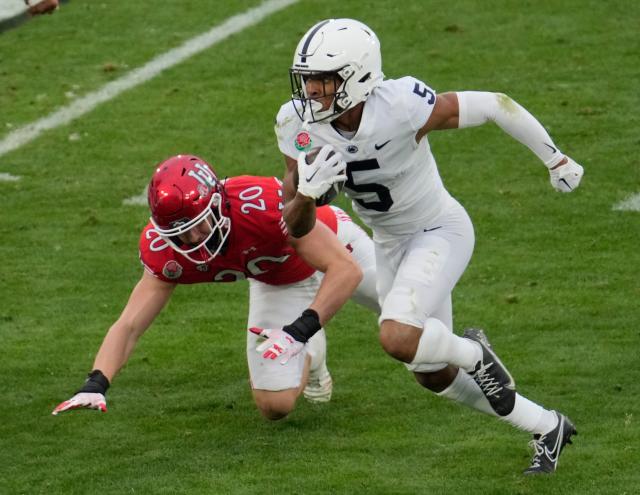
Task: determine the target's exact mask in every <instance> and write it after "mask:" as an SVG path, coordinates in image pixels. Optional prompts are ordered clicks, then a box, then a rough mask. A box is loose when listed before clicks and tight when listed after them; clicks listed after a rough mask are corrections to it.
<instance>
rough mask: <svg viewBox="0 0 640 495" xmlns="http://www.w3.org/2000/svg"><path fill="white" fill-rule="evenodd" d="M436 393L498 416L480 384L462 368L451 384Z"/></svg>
mask: <svg viewBox="0 0 640 495" xmlns="http://www.w3.org/2000/svg"><path fill="white" fill-rule="evenodd" d="M436 395H440V396H441V397H446V398H447V399H451V400H454V401H456V402H460V403H461V404H464V405H465V406H468V407H470V408H472V409H476V410H477V411H480V412H483V413H485V414H490V415H491V416H497V414H496V412H495V411H494V410H493V408H492V407H491V404H489V401H488V400H487V398H486V397H485V395H484V394H483V393H482V390H480V387H479V386H478V384H477V383H476V382H475V381H474V380H473V378H471V376H470V375H469V374H468V373H467V372H466V371H464V370H463V369H462V368H460V369H459V370H458V375H457V376H456V377H455V378H454V380H453V381H452V382H451V384H450V385H449V386H448V387H447V388H445V389H444V390H443V391H442V392H438V393H437V394H436Z"/></svg>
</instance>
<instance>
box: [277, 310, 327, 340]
mask: <svg viewBox="0 0 640 495" xmlns="http://www.w3.org/2000/svg"><path fill="white" fill-rule="evenodd" d="M321 328H322V325H320V317H319V316H318V313H317V312H316V311H315V310H313V309H305V310H304V311H303V312H302V314H301V315H300V316H299V317H298V318H297V319H296V321H294V322H293V323H291V325H285V326H284V327H282V330H284V331H285V332H287V333H288V334H289V335H291V336H292V337H293V338H294V339H296V340H297V341H298V342H302V343H303V344H306V343H307V342H308V341H309V339H310V338H311V337H313V336H314V335H315V334H316V332H318V330H320V329H321Z"/></svg>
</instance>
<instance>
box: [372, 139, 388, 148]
mask: <svg viewBox="0 0 640 495" xmlns="http://www.w3.org/2000/svg"><path fill="white" fill-rule="evenodd" d="M390 142H391V139H389V141H385V142H384V143H382V144H374V145H373V147H374V148H375V149H376V151H380V150H381V149H382V148H384V147H385V146H386V145H387V144H389V143H390Z"/></svg>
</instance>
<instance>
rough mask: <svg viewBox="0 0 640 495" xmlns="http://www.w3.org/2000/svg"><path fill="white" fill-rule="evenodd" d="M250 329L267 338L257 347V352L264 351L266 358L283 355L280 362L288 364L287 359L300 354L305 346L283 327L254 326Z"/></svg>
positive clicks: (263, 355)
mask: <svg viewBox="0 0 640 495" xmlns="http://www.w3.org/2000/svg"><path fill="white" fill-rule="evenodd" d="M249 331H250V332H251V333H254V334H256V335H259V336H260V337H264V338H265V339H267V340H265V341H264V342H263V343H262V344H260V345H259V346H258V347H256V352H263V351H264V353H263V354H262V357H263V358H265V359H276V358H277V357H282V359H281V360H280V364H287V361H289V359H291V358H292V357H293V356H295V355H296V354H298V353H299V352H300V351H301V350H302V348H303V347H304V344H303V343H302V342H298V341H297V340H296V339H294V338H293V337H292V336H291V335H289V334H288V333H287V332H285V331H284V330H282V328H274V329H270V328H257V327H252V328H250V329H249Z"/></svg>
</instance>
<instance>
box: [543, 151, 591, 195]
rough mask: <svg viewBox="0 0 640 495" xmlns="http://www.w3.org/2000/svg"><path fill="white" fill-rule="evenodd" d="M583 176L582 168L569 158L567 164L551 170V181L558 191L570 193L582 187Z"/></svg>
mask: <svg viewBox="0 0 640 495" xmlns="http://www.w3.org/2000/svg"><path fill="white" fill-rule="evenodd" d="M583 175H584V169H583V168H582V166H581V165H578V164H577V163H576V162H574V161H573V160H572V159H571V158H569V157H567V163H565V164H564V165H560V166H559V167H558V168H554V169H550V170H549V181H550V182H551V186H552V187H553V188H554V189H555V190H556V191H560V192H564V193H568V192H571V191H573V190H574V189H576V188H577V187H578V186H579V185H580V180H581V179H582V176H583Z"/></svg>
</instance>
